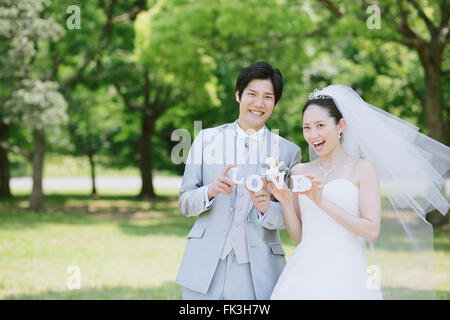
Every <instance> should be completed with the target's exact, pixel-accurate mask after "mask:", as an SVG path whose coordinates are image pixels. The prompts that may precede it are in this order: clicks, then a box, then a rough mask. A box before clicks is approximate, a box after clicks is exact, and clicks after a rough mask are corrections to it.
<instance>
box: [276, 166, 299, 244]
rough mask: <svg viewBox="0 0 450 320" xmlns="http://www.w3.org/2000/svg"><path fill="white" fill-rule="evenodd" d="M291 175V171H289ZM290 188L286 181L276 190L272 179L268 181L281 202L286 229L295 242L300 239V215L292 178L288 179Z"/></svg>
mask: <svg viewBox="0 0 450 320" xmlns="http://www.w3.org/2000/svg"><path fill="white" fill-rule="evenodd" d="M291 175H293V173H291ZM289 184H290V188H288V187H287V185H286V183H284V185H283V189H281V190H278V189H277V187H276V186H275V185H274V183H273V182H272V181H270V182H269V188H270V190H271V192H272V194H273V195H274V197H275V198H277V200H278V201H279V202H280V203H281V205H282V206H283V209H284V222H285V225H286V230H287V232H288V234H289V236H290V237H291V239H292V240H294V241H295V242H296V243H300V242H301V241H302V219H301V215H300V207H299V204H298V194H297V193H293V192H292V191H291V190H290V189H292V179H290V183H289Z"/></svg>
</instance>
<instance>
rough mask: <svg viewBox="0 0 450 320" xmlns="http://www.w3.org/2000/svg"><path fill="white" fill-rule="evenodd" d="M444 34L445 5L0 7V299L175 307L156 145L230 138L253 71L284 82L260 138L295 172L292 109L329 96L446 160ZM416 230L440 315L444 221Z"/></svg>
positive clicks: (170, 174)
mask: <svg viewBox="0 0 450 320" xmlns="http://www.w3.org/2000/svg"><path fill="white" fill-rule="evenodd" d="M449 17H450V2H449V1H448V0H429V1H427V0H415V1H402V0H383V1H378V2H376V1H364V0H356V1H355V0H351V1H350V0H343V1H337V0H305V1H301V0H296V1H290V0H245V1H244V0H217V1H207V0H190V1H188V0H167V1H154V0H148V1H147V0H136V1H133V0H92V1H73V0H52V1H42V0H0V299H179V298H181V288H180V287H179V286H177V285H176V284H175V277H176V274H177V271H178V266H179V263H180V261H181V257H182V254H183V250H184V246H185V243H186V240H185V236H186V235H187V232H188V230H189V229H190V227H191V226H192V225H193V223H194V219H195V218H185V217H183V216H182V215H181V214H180V213H179V212H178V209H177V194H178V190H179V186H180V184H181V175H182V173H183V171H184V165H183V163H174V161H173V160H172V158H171V155H172V154H173V150H175V151H176V152H175V154H176V155H178V156H179V157H183V156H184V157H185V156H187V154H186V152H183V151H182V150H180V148H179V146H180V143H181V142H185V143H187V142H189V141H181V140H180V139H178V137H177V136H172V134H173V133H174V131H175V130H177V129H184V130H187V131H188V132H189V133H190V134H191V137H192V138H191V139H193V138H194V136H195V133H196V132H195V130H194V121H201V127H202V128H207V127H212V126H216V125H220V124H223V123H227V122H232V121H234V120H235V119H236V118H237V117H238V106H237V103H236V101H235V98H234V89H235V81H236V78H237V75H238V74H239V71H240V70H241V69H242V68H244V67H246V66H248V65H249V64H251V63H253V62H256V61H266V62H269V63H270V64H272V65H273V66H275V67H277V68H278V69H280V70H281V72H282V74H283V79H284V92H283V97H282V99H281V100H280V102H279V104H278V105H277V107H276V109H275V110H274V113H273V114H272V116H271V118H270V119H269V121H268V122H267V126H268V127H269V128H270V129H279V133H280V135H282V136H283V137H286V138H287V139H289V140H291V141H293V142H295V143H296V144H298V145H299V146H300V147H301V148H302V151H303V159H302V161H308V154H307V145H306V143H305V141H304V139H303V137H302V134H301V108H302V106H303V104H304V103H305V102H306V100H307V99H308V93H309V92H311V91H313V90H314V89H315V88H322V87H324V86H327V85H330V84H344V85H347V86H351V87H352V88H354V89H355V90H356V91H357V92H358V93H359V94H360V95H361V96H362V97H363V98H364V99H365V100H366V101H368V102H369V103H371V104H372V105H375V106H377V107H379V108H382V109H384V110H386V111H388V112H391V113H392V114H394V115H396V116H399V117H401V118H402V119H404V120H406V121H408V122H410V123H411V124H414V125H416V126H417V127H419V128H420V131H421V132H422V133H425V134H427V135H429V136H430V137H432V138H434V139H436V140H438V141H440V142H442V143H444V144H446V145H449V143H450V135H449V133H450V116H449V111H450V105H449V100H450V91H449V89H450V50H449V48H450V46H449V43H450V32H449V29H450V23H449ZM174 148H175V149H174ZM427 219H428V220H429V221H430V223H432V224H433V226H434V230H435V266H436V274H437V298H438V299H449V298H450V237H449V235H450V233H449V230H450V227H449V215H447V216H446V217H442V216H441V215H439V214H433V213H432V214H430V215H429V216H428V217H427ZM281 235H282V241H283V244H284V245H285V248H286V251H287V258H289V257H290V255H291V254H292V252H293V249H294V248H295V245H294V243H293V242H292V241H291V240H290V239H289V237H288V235H287V233H286V232H285V231H282V232H281ZM71 266H76V268H75V270H78V273H77V272H74V271H73V270H74V269H73V268H71ZM76 276H78V279H79V281H78V283H79V284H80V286H79V288H78V289H77V288H73V283H77V282H76V281H75V282H73V279H74V278H73V277H76ZM71 284H72V285H71Z"/></svg>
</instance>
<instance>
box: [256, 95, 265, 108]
mask: <svg viewBox="0 0 450 320" xmlns="http://www.w3.org/2000/svg"><path fill="white" fill-rule="evenodd" d="M263 104H264V98H263V97H262V96H259V97H256V99H255V106H256V107H262V106H263Z"/></svg>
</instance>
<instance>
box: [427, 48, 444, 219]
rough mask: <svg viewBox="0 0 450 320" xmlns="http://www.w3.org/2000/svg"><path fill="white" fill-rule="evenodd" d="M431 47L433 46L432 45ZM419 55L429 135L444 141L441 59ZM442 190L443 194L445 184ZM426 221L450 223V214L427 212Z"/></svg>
mask: <svg viewBox="0 0 450 320" xmlns="http://www.w3.org/2000/svg"><path fill="white" fill-rule="evenodd" d="M432 47H434V46H433V45H432ZM419 56H420V59H421V62H422V65H423V68H424V71H425V88H426V89H425V115H426V123H427V128H428V130H429V134H428V135H429V136H430V137H431V138H433V139H435V140H437V141H439V142H441V143H444V144H445V143H446V135H445V121H444V115H443V110H444V103H443V101H442V92H441V60H442V55H441V54H440V52H439V51H437V50H435V51H433V52H431V53H430V52H428V51H426V50H419ZM443 188H444V189H443V190H442V192H443V194H445V185H444V187H443ZM426 218H427V220H428V222H430V223H431V224H432V225H433V226H439V225H444V224H448V223H450V214H447V215H445V216H443V215H442V214H441V213H440V212H439V211H437V210H434V211H431V212H429V213H427V216H426Z"/></svg>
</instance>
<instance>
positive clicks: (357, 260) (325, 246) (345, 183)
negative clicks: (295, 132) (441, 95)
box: [269, 86, 449, 300]
mask: <svg viewBox="0 0 450 320" xmlns="http://www.w3.org/2000/svg"><path fill="white" fill-rule="evenodd" d="M356 97H357V98H356ZM358 99H359V100H358ZM363 103H364V104H365V102H364V101H363V100H362V99H361V98H360V97H359V96H358V95H357V94H356V93H355V92H354V91H353V90H352V89H351V88H348V87H344V86H330V87H327V88H325V89H324V90H322V91H320V92H319V91H315V92H314V93H313V94H312V95H310V100H309V101H308V102H307V103H306V105H305V106H304V108H303V135H304V138H305V140H306V141H307V143H308V145H309V147H310V155H311V156H312V158H313V161H311V162H308V163H302V164H298V165H296V166H295V167H293V168H292V170H291V173H290V174H291V177H292V176H294V175H304V176H306V177H308V178H309V179H310V181H311V182H312V186H311V187H310V189H309V190H307V191H304V192H298V193H297V192H292V191H291V190H290V188H288V187H287V186H286V185H285V186H284V188H282V189H281V190H279V189H277V188H276V187H275V186H274V184H273V182H270V183H269V189H270V190H271V192H272V194H273V195H274V196H275V197H276V198H277V199H278V200H279V201H280V203H281V204H282V205H283V208H284V212H285V222H286V229H287V231H288V234H289V236H290V237H291V238H292V239H293V240H294V241H295V242H297V243H298V246H297V248H296V249H295V251H294V253H293V254H292V257H291V258H290V260H289V261H288V263H287V265H286V267H285V269H284V270H283V272H282V274H281V276H280V278H279V280H278V283H277V284H276V286H275V288H274V291H273V293H272V296H271V299H285V300H287V299H383V294H382V291H381V289H380V281H379V280H380V279H377V278H376V275H377V274H376V273H375V277H373V278H372V275H371V274H372V271H373V270H375V271H376V270H377V269H376V268H377V266H374V267H375V269H371V268H370V266H368V263H367V261H366V255H365V242H366V241H368V242H369V243H370V244H373V243H374V242H375V241H376V240H377V238H378V236H379V234H380V222H381V211H382V207H381V190H380V189H381V186H380V180H379V173H378V171H380V172H381V174H382V177H383V179H384V177H388V175H385V171H386V172H391V170H385V169H386V168H387V167H388V166H389V165H387V164H386V163H392V162H394V163H395V161H392V159H386V161H384V160H382V161H381V160H380V157H386V158H389V156H390V154H384V153H383V150H379V151H380V154H377V150H374V151H372V150H369V149H365V148H364V147H363V146H364V144H365V143H367V144H369V145H371V146H373V147H375V148H377V147H378V148H381V147H380V146H381V144H380V145H377V144H376V142H377V140H380V139H381V140H383V138H386V139H385V141H382V142H383V143H384V144H388V143H389V142H391V141H392V143H394V146H393V147H392V148H395V150H394V149H393V150H392V152H394V153H395V152H398V151H399V149H401V147H399V145H402V146H403V145H405V144H407V143H409V142H404V141H402V142H401V143H400V144H399V145H397V146H396V145H395V143H396V141H395V139H396V138H394V136H393V135H392V134H391V135H390V137H389V132H388V130H387V129H386V128H385V127H381V124H380V123H379V122H377V120H378V119H377V114H378V113H379V112H380V111H374V110H372V109H370V108H374V107H373V106H370V108H369V107H368V106H364V108H368V109H367V110H365V109H363V107H362V104H363ZM352 104H353V107H354V108H353V110H352V109H351V105H352ZM344 106H345V107H344ZM356 107H358V108H356ZM345 108H346V109H345ZM343 109H344V110H345V113H344V112H342V113H341V112H340V110H341V111H343ZM363 110H365V112H366V113H361V112H362V111H363ZM349 112H352V113H358V112H359V113H360V114H356V117H355V115H353V117H351V116H348V117H347V115H350V114H349ZM343 114H344V115H343ZM358 116H359V118H358ZM382 116H383V117H388V116H386V114H382ZM362 117H364V119H363V118H362ZM391 117H393V116H391ZM347 118H349V119H351V120H352V122H349V121H348V120H347ZM390 119H391V118H390ZM396 119H397V118H396ZM364 121H367V122H366V123H365V122H364ZM383 121H384V122H385V121H387V118H386V119H384V118H383ZM389 121H390V120H389ZM396 121H397V120H396ZM384 122H383V123H384ZM377 123H378V127H377V128H378V129H380V130H382V131H383V132H378V131H377V129H373V130H374V131H375V132H372V135H366V134H365V133H364V132H365V131H364V130H371V127H370V126H371V125H374V126H376V125H377ZM384 125H386V124H384ZM388 125H390V124H388ZM396 125H398V123H397V122H394V126H393V128H391V129H392V130H394V127H395V128H397V127H396ZM401 125H402V126H404V124H403V123H401ZM364 126H365V128H364ZM356 129H358V130H359V131H358V130H356ZM402 129H403V127H402ZM408 129H410V128H409V127H408ZM393 132H395V133H396V134H398V132H400V130H398V132H397V131H395V130H394V131H393ZM401 132H405V130H404V131H401ZM414 132H415V133H417V130H415V131H414ZM391 133H392V132H391ZM408 133H409V132H408ZM383 134H386V137H383ZM419 135H421V134H419ZM366 136H367V137H369V138H370V139H372V140H370V139H369V140H367V139H366V140H359V139H363V138H366ZM405 136H406V135H405ZM347 138H349V139H348V140H349V141H346V142H347V144H346V145H345V147H344V143H343V140H346V139H347ZM393 138H394V139H393ZM428 139H429V138H428ZM407 140H408V139H407ZM409 140H414V139H409ZM409 140H408V141H409ZM430 140H431V139H430ZM372 141H374V142H373V143H372ZM405 141H406V140H405ZM434 142H435V141H434ZM436 143H437V142H436ZM372 144H373V145H372ZM408 146H409V145H408ZM439 147H440V148H442V146H439ZM445 148H446V149H445ZM410 149H411V148H409V149H408V152H409V150H410ZM442 150H444V151H446V154H445V161H444V163H445V165H444V167H446V169H445V172H446V171H447V170H448V159H449V158H448V156H449V153H448V150H449V149H448V148H447V147H445V146H444V149H442ZM400 151H401V152H404V151H403V150H400ZM361 155H362V156H364V158H365V159H361V157H360V156H361ZM407 155H408V154H407V152H404V153H402V154H401V156H407ZM395 156H396V155H395ZM399 156H400V155H399ZM314 158H316V159H314ZM369 159H370V160H369ZM372 159H373V162H372V161H371V160H372ZM407 159H408V157H406V158H404V160H407ZM389 160H391V161H390V162H388V161H389ZM397 160H399V161H400V159H397ZM420 165H422V163H420ZM407 166H408V164H403V165H402V164H401V163H399V164H398V165H397V168H396V171H399V172H400V173H401V171H402V170H403V168H404V167H407ZM411 168H413V164H411ZM390 169H392V168H390ZM430 175H431V174H430ZM389 177H390V176H389ZM439 178H441V176H440V175H439ZM439 178H436V179H439ZM430 179H431V178H430ZM391 180H392V179H391ZM391 180H390V181H391ZM383 181H384V180H383ZM436 181H437V180H436ZM439 182H440V180H439ZM291 183H292V179H291ZM421 183H422V181H421ZM408 192H409V191H408ZM390 194H391V193H389V190H388V196H390ZM431 197H433V198H434V199H437V196H435V195H434V194H433V195H432V196H431ZM389 199H390V200H392V201H393V200H395V196H392V198H389ZM393 203H395V201H393ZM406 203H408V202H407V201H406ZM402 205H404V206H405V201H404V203H403V204H402ZM440 206H441V207H440V209H441V212H443V211H444V213H443V214H445V213H446V212H447V210H448V202H447V201H446V200H445V198H444V200H443V201H442V202H441V203H440ZM415 207H418V206H417V205H415ZM433 207H436V208H439V206H438V205H437V204H436V203H433ZM394 208H395V207H394ZM414 215H416V213H414ZM403 225H404V227H406V225H405V224H403ZM406 231H407V230H406ZM378 271H379V270H378Z"/></svg>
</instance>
